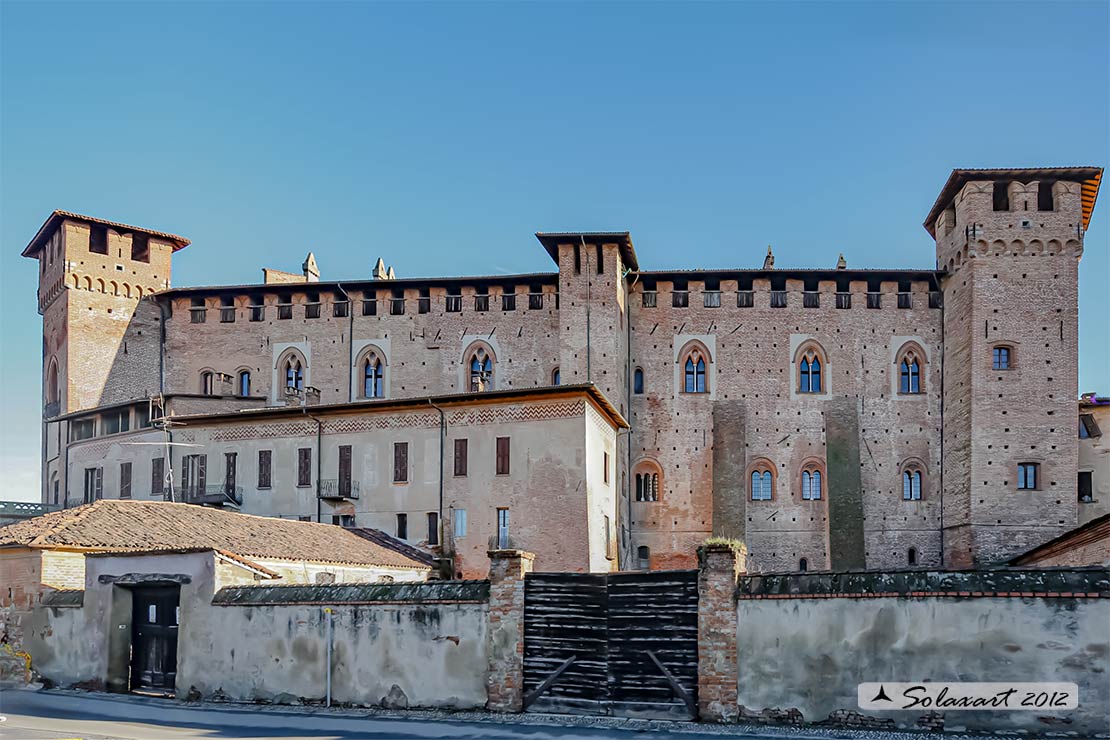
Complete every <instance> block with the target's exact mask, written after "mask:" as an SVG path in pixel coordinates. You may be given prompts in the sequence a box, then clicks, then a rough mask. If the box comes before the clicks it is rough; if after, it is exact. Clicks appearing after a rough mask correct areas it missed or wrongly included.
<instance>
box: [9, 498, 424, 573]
mask: <svg viewBox="0 0 1110 740" xmlns="http://www.w3.org/2000/svg"><path fill="white" fill-rule="evenodd" d="M13 545H23V546H25V547H32V548H36V549H72V550H87V551H92V552H154V551H159V552H166V551H189V550H191V551H196V550H198V549H205V550H208V549H211V550H218V551H223V552H224V553H227V554H231V555H236V556H239V557H241V558H247V559H253V558H274V559H280V560H307V561H312V562H320V563H341V564H348V565H378V566H386V567H393V568H418V569H421V570H423V569H426V568H427V567H428V565H427V563H426V562H423V561H421V560H417V559H415V558H413V557H411V556H410V555H407V554H405V553H404V552H402V551H401V547H402V546H403V543H397V542H396V541H395V540H393V538H391V537H389V536H388V535H385V534H382V535H381V536H379V537H376V538H375V539H373V540H371V539H368V538H365V537H360V536H358V535H356V534H353V533H352V532H349V531H347V530H346V529H343V528H342V527H337V526H335V525H331V524H316V523H314V522H300V521H292V520H290V519H276V518H273V517H263V516H251V515H249V514H236V513H233V512H229V511H222V510H220V509H213V508H208V507H204V506H196V505H194V504H175V503H170V502H166V501H119V500H108V499H104V500H101V501H96V502H94V503H91V504H86V505H84V506H79V507H77V508H73V509H65V510H63V511H56V512H54V513H52V514H46V515H44V516H40V517H35V518H34V519H28V520H26V521H23V522H19V523H17V524H11V525H8V526H6V527H3V528H0V547H4V546H13Z"/></svg>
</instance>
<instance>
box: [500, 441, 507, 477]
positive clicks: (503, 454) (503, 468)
mask: <svg viewBox="0 0 1110 740" xmlns="http://www.w3.org/2000/svg"><path fill="white" fill-rule="evenodd" d="M497 474H498V475H508V474H509V438H508V437H498V438H497Z"/></svg>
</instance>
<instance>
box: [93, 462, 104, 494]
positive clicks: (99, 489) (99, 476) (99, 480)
mask: <svg viewBox="0 0 1110 740" xmlns="http://www.w3.org/2000/svg"><path fill="white" fill-rule="evenodd" d="M94 490H95V491H96V494H95V496H94V499H95V500H99V499H102V498H104V468H97V469H96V487H95V489H94Z"/></svg>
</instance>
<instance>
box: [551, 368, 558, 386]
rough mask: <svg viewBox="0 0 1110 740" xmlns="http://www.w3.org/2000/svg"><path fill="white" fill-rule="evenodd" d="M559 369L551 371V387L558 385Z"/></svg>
mask: <svg viewBox="0 0 1110 740" xmlns="http://www.w3.org/2000/svg"><path fill="white" fill-rule="evenodd" d="M559 380H560V378H559V368H555V369H554V370H552V371H551V385H559Z"/></svg>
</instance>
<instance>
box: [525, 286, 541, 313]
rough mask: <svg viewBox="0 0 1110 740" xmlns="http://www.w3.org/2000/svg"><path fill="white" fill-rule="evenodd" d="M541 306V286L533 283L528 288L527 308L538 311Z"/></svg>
mask: <svg viewBox="0 0 1110 740" xmlns="http://www.w3.org/2000/svg"><path fill="white" fill-rule="evenodd" d="M542 308H543V286H542V285H533V286H531V287H530V288H529V289H528V310H529V311H538V310H540V309H542Z"/></svg>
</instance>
